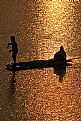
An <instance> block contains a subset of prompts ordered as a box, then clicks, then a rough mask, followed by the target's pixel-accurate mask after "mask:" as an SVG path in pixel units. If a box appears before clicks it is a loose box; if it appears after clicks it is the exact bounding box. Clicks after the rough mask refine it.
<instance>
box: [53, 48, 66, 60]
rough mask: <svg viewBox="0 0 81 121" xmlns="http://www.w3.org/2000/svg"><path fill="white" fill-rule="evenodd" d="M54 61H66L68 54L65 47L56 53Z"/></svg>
mask: <svg viewBox="0 0 81 121" xmlns="http://www.w3.org/2000/svg"><path fill="white" fill-rule="evenodd" d="M54 61H66V52H65V51H64V47H63V46H61V47H60V51H58V52H56V53H55V55H54Z"/></svg>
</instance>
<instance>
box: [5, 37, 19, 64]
mask: <svg viewBox="0 0 81 121" xmlns="http://www.w3.org/2000/svg"><path fill="white" fill-rule="evenodd" d="M10 39H11V43H8V46H7V48H8V47H9V46H10V45H11V46H12V49H11V50H10V52H12V58H13V62H14V64H15V63H16V56H17V53H18V48H17V43H16V41H15V37H14V36H11V37H10Z"/></svg>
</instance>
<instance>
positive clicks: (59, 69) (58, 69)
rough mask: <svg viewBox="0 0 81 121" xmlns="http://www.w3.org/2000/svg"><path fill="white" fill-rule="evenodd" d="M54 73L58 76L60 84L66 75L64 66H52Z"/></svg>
mask: <svg viewBox="0 0 81 121" xmlns="http://www.w3.org/2000/svg"><path fill="white" fill-rule="evenodd" d="M54 73H55V74H56V75H57V76H59V82H62V81H63V77H64V76H65V74H66V66H61V65H60V66H59V67H58V66H54Z"/></svg>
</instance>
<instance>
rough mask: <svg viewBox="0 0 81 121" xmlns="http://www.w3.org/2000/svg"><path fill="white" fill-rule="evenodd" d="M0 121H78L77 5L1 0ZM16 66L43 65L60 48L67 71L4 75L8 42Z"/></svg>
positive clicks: (80, 23) (80, 32)
mask: <svg viewBox="0 0 81 121" xmlns="http://www.w3.org/2000/svg"><path fill="white" fill-rule="evenodd" d="M0 4H1V14H0V16H1V19H0V23H1V25H0V93H1V94H0V121H81V58H79V57H81V3H80V1H74V2H73V1H66V0H63V1H59V0H57V1H56V0H1V2H0ZM11 35H14V36H15V37H16V41H17V44H18V49H19V52H18V55H17V62H25V61H33V60H43V59H44V60H48V59H51V58H53V56H54V54H55V52H56V51H58V50H59V48H60V46H61V45H62V46H64V48H65V51H66V54H67V59H73V58H77V59H73V62H72V66H68V67H66V69H65V70H61V71H60V72H59V71H58V72H57V71H55V70H54V68H52V67H51V68H43V69H31V70H22V71H16V72H15V73H13V72H11V71H8V70H7V69H6V67H5V65H6V64H10V63H12V57H11V53H9V49H7V44H8V42H10V36H11Z"/></svg>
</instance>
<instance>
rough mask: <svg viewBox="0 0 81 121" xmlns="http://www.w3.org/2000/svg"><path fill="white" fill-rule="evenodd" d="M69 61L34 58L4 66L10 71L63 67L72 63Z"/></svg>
mask: <svg viewBox="0 0 81 121" xmlns="http://www.w3.org/2000/svg"><path fill="white" fill-rule="evenodd" d="M70 62H72V61H71V60H66V61H59V62H55V61H54V60H53V59H50V60H35V61H30V62H19V63H16V64H15V65H14V64H13V63H12V64H7V65H6V67H7V69H8V70H10V71H13V70H15V71H18V70H29V69H42V68H49V67H58V68H63V67H65V66H71V65H72V64H71V63H70Z"/></svg>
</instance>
